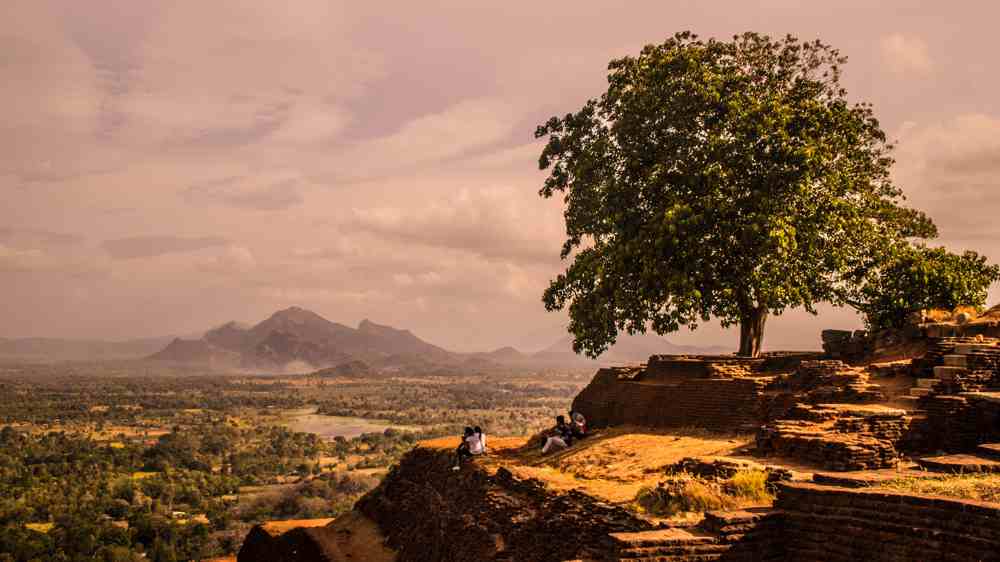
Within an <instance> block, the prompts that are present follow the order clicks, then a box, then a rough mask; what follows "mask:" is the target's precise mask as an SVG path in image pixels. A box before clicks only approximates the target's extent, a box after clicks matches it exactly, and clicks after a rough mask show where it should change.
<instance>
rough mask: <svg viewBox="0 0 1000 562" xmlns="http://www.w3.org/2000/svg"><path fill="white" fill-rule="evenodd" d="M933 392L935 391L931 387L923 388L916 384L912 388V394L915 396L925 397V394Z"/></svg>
mask: <svg viewBox="0 0 1000 562" xmlns="http://www.w3.org/2000/svg"><path fill="white" fill-rule="evenodd" d="M933 392H934V391H933V390H931V389H929V388H921V387H919V386H914V387H912V388H911V389H910V396H913V397H916V398H920V397H923V396H927V395H929V394H931V393H933Z"/></svg>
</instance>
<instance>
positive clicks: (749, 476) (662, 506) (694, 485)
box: [635, 469, 774, 517]
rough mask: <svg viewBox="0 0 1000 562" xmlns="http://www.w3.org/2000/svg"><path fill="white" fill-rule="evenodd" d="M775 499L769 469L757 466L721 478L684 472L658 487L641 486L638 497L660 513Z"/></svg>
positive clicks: (640, 502) (670, 514)
mask: <svg viewBox="0 0 1000 562" xmlns="http://www.w3.org/2000/svg"><path fill="white" fill-rule="evenodd" d="M773 500H774V496H772V495H771V493H770V492H768V490H767V473H766V472H764V471H763V470H753V469H749V470H741V471H739V472H737V473H736V474H734V475H733V476H732V477H731V478H728V479H726V480H723V481H721V482H713V481H709V480H703V479H701V478H698V477H695V476H693V475H691V474H688V473H681V474H678V475H675V476H672V477H670V478H669V479H668V480H665V481H663V482H660V484H659V485H657V486H656V487H649V486H645V487H643V488H641V489H640V490H639V493H638V494H636V497H635V502H636V503H637V504H638V505H639V507H640V508H641V509H642V510H643V511H645V512H646V513H649V514H651V515H656V516H659V517H674V516H677V515H680V514H683V513H689V512H705V511H714V510H719V509H735V508H738V507H740V506H744V505H748V504H758V503H764V502H770V501H773Z"/></svg>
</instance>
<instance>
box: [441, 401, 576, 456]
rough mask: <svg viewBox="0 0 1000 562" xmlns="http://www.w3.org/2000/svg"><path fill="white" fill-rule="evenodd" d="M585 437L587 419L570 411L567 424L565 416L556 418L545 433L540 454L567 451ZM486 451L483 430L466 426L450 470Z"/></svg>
mask: <svg viewBox="0 0 1000 562" xmlns="http://www.w3.org/2000/svg"><path fill="white" fill-rule="evenodd" d="M586 436H587V419H586V418H584V417H583V414H581V413H580V412H577V411H574V410H570V412H569V422H567V421H566V417H565V416H556V426H555V427H554V428H552V429H550V430H548V431H546V433H545V435H544V439H543V440H542V454H543V455H545V454H548V453H549V451H561V450H563V449H568V448H570V447H571V446H572V445H573V442H574V441H576V440H578V439H583V438H584V437H586ZM486 451H487V449H486V434H485V433H483V428H481V427H479V426H478V425H477V426H475V427H468V426H467V427H466V428H465V430H464V431H463V432H462V443H461V444H460V445H459V446H458V449H457V450H456V451H455V466H454V467H452V470H459V469H460V468H461V465H462V462H463V461H466V460H470V459H472V458H474V457H478V456H480V455H485V454H486Z"/></svg>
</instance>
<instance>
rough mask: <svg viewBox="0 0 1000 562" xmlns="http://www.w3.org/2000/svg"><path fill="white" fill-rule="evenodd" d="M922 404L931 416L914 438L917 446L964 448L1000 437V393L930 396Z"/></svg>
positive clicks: (966, 449) (925, 449)
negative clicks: (918, 434)
mask: <svg viewBox="0 0 1000 562" xmlns="http://www.w3.org/2000/svg"><path fill="white" fill-rule="evenodd" d="M922 406H923V408H924V409H925V410H926V411H927V419H926V420H925V422H924V424H923V427H922V428H921V429H922V431H921V434H920V438H919V439H917V438H914V439H912V440H911V441H912V442H911V444H910V448H912V449H914V450H917V451H948V452H964V451H970V450H972V449H974V448H975V447H976V445H978V444H979V443H988V442H995V441H1000V393H997V392H993V393H976V392H970V393H964V394H961V395H958V396H948V395H940V396H929V397H927V398H925V399H923V400H922Z"/></svg>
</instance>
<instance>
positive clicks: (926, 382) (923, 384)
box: [917, 378, 941, 388]
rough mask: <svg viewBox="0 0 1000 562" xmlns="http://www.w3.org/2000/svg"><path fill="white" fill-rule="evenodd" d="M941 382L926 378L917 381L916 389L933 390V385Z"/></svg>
mask: <svg viewBox="0 0 1000 562" xmlns="http://www.w3.org/2000/svg"><path fill="white" fill-rule="evenodd" d="M939 382H941V381H940V380H938V379H932V378H926V379H917V388H934V385H936V384H937V383H939Z"/></svg>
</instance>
